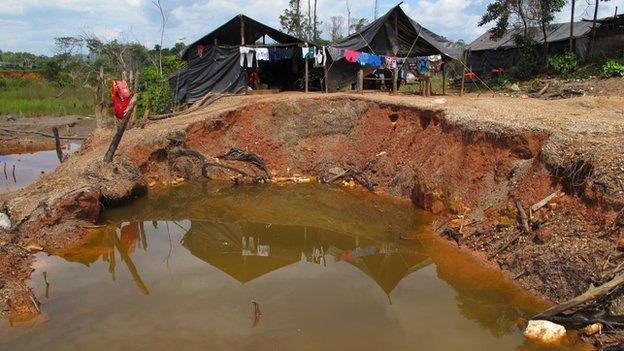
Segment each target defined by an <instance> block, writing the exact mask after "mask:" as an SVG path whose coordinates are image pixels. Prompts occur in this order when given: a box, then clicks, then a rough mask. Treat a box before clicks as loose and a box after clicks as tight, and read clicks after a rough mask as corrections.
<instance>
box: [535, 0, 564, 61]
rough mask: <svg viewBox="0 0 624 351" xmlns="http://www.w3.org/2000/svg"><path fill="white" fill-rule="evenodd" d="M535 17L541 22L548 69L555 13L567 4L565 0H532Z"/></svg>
mask: <svg viewBox="0 0 624 351" xmlns="http://www.w3.org/2000/svg"><path fill="white" fill-rule="evenodd" d="M532 3H533V6H532V9H533V11H532V13H533V14H534V17H533V19H534V20H535V21H536V22H538V23H539V27H540V29H541V31H542V38H543V40H544V43H543V45H542V46H543V50H544V65H545V68H546V69H548V33H549V32H550V24H551V23H552V21H553V20H554V19H555V14H556V13H557V12H559V11H561V9H563V7H564V6H565V0H532Z"/></svg>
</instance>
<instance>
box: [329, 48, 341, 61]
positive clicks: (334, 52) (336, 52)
mask: <svg viewBox="0 0 624 351" xmlns="http://www.w3.org/2000/svg"><path fill="white" fill-rule="evenodd" d="M327 53H328V54H329V56H330V57H331V58H332V59H333V60H334V61H337V60H338V59H340V58H342V57H343V56H344V55H345V51H344V50H343V49H338V48H335V47H333V46H330V47H328V48H327Z"/></svg>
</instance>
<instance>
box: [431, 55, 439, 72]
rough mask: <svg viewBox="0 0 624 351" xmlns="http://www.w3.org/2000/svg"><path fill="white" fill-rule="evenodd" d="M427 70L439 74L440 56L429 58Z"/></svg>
mask: <svg viewBox="0 0 624 351" xmlns="http://www.w3.org/2000/svg"><path fill="white" fill-rule="evenodd" d="M428 59H429V70H431V71H433V72H440V71H441V70H442V55H431V56H429V58H428Z"/></svg>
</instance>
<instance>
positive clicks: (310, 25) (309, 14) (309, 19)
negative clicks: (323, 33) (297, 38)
mask: <svg viewBox="0 0 624 351" xmlns="http://www.w3.org/2000/svg"><path fill="white" fill-rule="evenodd" d="M310 1H311V0H308V28H307V32H308V33H307V34H308V35H307V38H308V41H312V38H311V34H312V33H310V29H311V28H312V5H311V3H310Z"/></svg>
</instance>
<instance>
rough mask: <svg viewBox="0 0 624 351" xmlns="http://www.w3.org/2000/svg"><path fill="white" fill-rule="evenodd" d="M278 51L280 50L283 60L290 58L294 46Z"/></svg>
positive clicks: (292, 54) (293, 51)
mask: <svg viewBox="0 0 624 351" xmlns="http://www.w3.org/2000/svg"><path fill="white" fill-rule="evenodd" d="M279 52H280V57H281V58H282V59H283V60H290V59H292V58H293V56H294V54H295V49H294V48H285V49H279Z"/></svg>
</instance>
